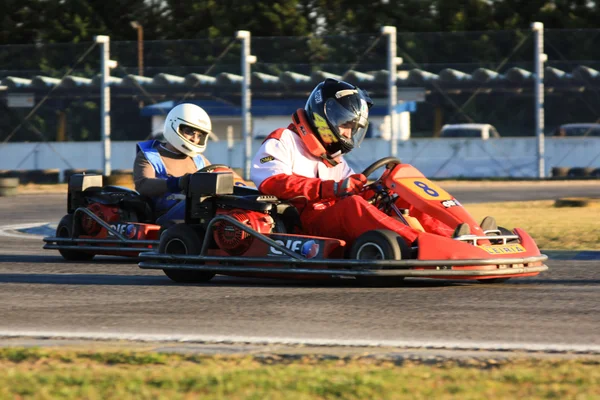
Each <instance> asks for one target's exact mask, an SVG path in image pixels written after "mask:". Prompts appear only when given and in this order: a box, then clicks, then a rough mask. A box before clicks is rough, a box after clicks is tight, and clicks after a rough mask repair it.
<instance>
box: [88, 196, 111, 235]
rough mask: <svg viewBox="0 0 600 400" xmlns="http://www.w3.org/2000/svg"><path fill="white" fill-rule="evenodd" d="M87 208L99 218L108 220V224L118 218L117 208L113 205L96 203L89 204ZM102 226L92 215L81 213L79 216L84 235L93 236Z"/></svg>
mask: <svg viewBox="0 0 600 400" xmlns="http://www.w3.org/2000/svg"><path fill="white" fill-rule="evenodd" d="M87 209H88V210H89V211H91V212H92V213H94V214H95V215H96V216H97V217H99V218H100V219H101V220H103V221H105V222H108V223H109V224H111V223H115V222H118V221H119V220H120V214H119V208H118V207H115V206H108V205H103V204H98V203H93V204H90V205H89V206H88V207H87ZM101 228H102V226H100V224H99V223H98V222H96V221H95V220H94V219H93V218H92V217H90V216H89V215H87V214H83V215H82V217H81V229H82V231H83V232H82V233H83V234H84V235H89V236H94V235H97V234H98V232H100V229H101Z"/></svg>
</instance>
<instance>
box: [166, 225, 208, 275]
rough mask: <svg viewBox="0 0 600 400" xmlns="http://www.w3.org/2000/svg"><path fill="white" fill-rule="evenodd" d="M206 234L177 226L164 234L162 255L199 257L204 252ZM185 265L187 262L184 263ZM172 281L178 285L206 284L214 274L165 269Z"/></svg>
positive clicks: (188, 227) (185, 226) (189, 227)
mask: <svg viewBox="0 0 600 400" xmlns="http://www.w3.org/2000/svg"><path fill="white" fill-rule="evenodd" d="M203 240H204V234H201V233H199V232H198V231H197V230H195V229H194V228H192V227H191V226H189V225H186V224H176V225H173V226H171V227H170V228H168V229H167V230H165V231H164V232H163V234H162V235H161V237H160V243H159V245H158V252H159V253H161V254H181V255H198V254H200V251H201V250H202V241H203ZM184 263H185V262H184ZM163 272H164V273H165V275H167V276H168V277H169V278H170V279H171V280H172V281H175V282H178V283H204V282H208V281H210V280H211V279H212V278H213V277H214V276H215V274H214V272H209V271H194V270H189V269H163Z"/></svg>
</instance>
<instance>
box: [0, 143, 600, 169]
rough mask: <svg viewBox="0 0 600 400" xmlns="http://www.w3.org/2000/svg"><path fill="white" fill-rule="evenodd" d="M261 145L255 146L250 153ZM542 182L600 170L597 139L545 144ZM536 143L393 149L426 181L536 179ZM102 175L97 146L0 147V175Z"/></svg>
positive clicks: (128, 164)
mask: <svg viewBox="0 0 600 400" xmlns="http://www.w3.org/2000/svg"><path fill="white" fill-rule="evenodd" d="M260 144H261V140H255V141H254V144H253V153H254V152H255V151H256V149H258V147H259V146H260ZM545 148H546V176H550V171H551V168H552V167H555V166H560V167H595V168H599V167H600V138H589V139H588V138H564V139H556V138H548V139H546V142H545ZM536 151H537V150H536V139H535V138H514V139H512V138H511V139H508V138H503V139H496V140H486V141H484V140H479V139H412V140H408V141H400V142H399V143H398V158H400V159H401V160H402V161H403V162H405V163H409V164H413V165H414V166H416V167H417V168H419V169H420V170H421V171H422V172H423V173H424V174H425V175H426V176H428V177H432V178H446V177H460V176H464V177H526V178H535V177H537V156H536ZM205 154H206V156H207V157H208V158H209V159H210V160H211V161H212V162H213V163H223V164H228V165H230V166H231V167H233V168H241V167H242V164H243V154H244V151H243V144H242V142H241V141H239V140H238V141H234V142H233V147H231V148H229V147H228V143H227V140H219V141H218V142H214V141H213V142H209V145H208V149H207V151H206V153H205ZM389 155H390V144H389V142H388V141H385V140H382V139H365V141H364V142H363V144H362V146H361V147H360V148H359V149H356V150H355V151H353V152H352V153H350V154H349V155H348V157H347V159H348V161H349V163H350V164H351V165H352V166H353V167H354V168H355V170H357V171H362V170H363V169H364V168H365V167H366V166H368V165H369V164H371V163H372V162H374V161H376V160H378V159H380V158H383V157H386V156H389ZM134 157H135V142H113V143H112V169H131V168H132V164H133V160H134ZM56 168H58V169H60V170H65V169H70V168H84V169H102V143H101V142H60V143H57V142H43V143H5V144H0V170H30V169H56Z"/></svg>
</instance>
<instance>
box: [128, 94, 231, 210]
mask: <svg viewBox="0 0 600 400" xmlns="http://www.w3.org/2000/svg"><path fill="white" fill-rule="evenodd" d="M211 134H212V123H211V120H210V117H209V116H208V114H207V113H206V111H204V110H203V109H202V108H201V107H199V106H197V105H195V104H192V103H182V104H179V105H177V106H175V107H174V108H173V109H172V110H171V111H169V114H167V117H166V119H165V125H164V128H163V135H164V138H165V140H166V142H160V141H158V140H147V141H144V142H140V143H138V144H137V146H136V147H137V155H136V157H135V161H134V164H133V180H134V183H135V190H137V191H138V192H139V193H140V194H141V195H144V196H147V197H149V198H151V199H152V202H153V205H154V213H155V215H156V216H157V217H158V216H161V215H165V214H166V218H167V219H168V220H172V219H183V218H184V211H185V201H179V200H177V199H170V198H169V196H170V195H172V194H176V193H181V192H183V193H185V192H186V190H187V185H188V182H189V175H190V174H193V173H194V172H196V171H198V170H200V169H202V168H205V167H207V166H209V165H211V163H210V161H208V159H207V158H206V157H205V156H203V155H202V153H203V152H204V150H206V145H207V142H208V137H209V136H210V135H211ZM234 178H235V180H236V181H237V182H236V183H237V184H239V182H243V180H242V178H241V177H240V176H239V175H237V174H236V173H235V172H234Z"/></svg>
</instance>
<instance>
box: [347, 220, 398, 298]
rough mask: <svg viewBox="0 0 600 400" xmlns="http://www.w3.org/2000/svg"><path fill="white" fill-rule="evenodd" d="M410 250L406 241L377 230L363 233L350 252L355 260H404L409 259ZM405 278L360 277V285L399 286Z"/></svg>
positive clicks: (392, 234)
mask: <svg viewBox="0 0 600 400" xmlns="http://www.w3.org/2000/svg"><path fill="white" fill-rule="evenodd" d="M409 255H410V248H409V247H408V245H407V244H406V242H405V241H404V239H403V238H402V237H401V236H400V235H398V234H397V233H396V232H393V231H391V230H388V229H376V230H373V231H368V232H365V233H363V234H362V235H360V236H359V237H358V239H356V241H355V242H354V244H353V245H352V248H351V250H350V258H351V259H354V260H402V259H406V258H409ZM403 280H404V277H403V276H385V277H380V276H360V275H358V276H357V277H356V281H357V282H358V283H359V284H363V285H365V286H370V287H384V286H398V285H399V284H401V283H402V281H403Z"/></svg>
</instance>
